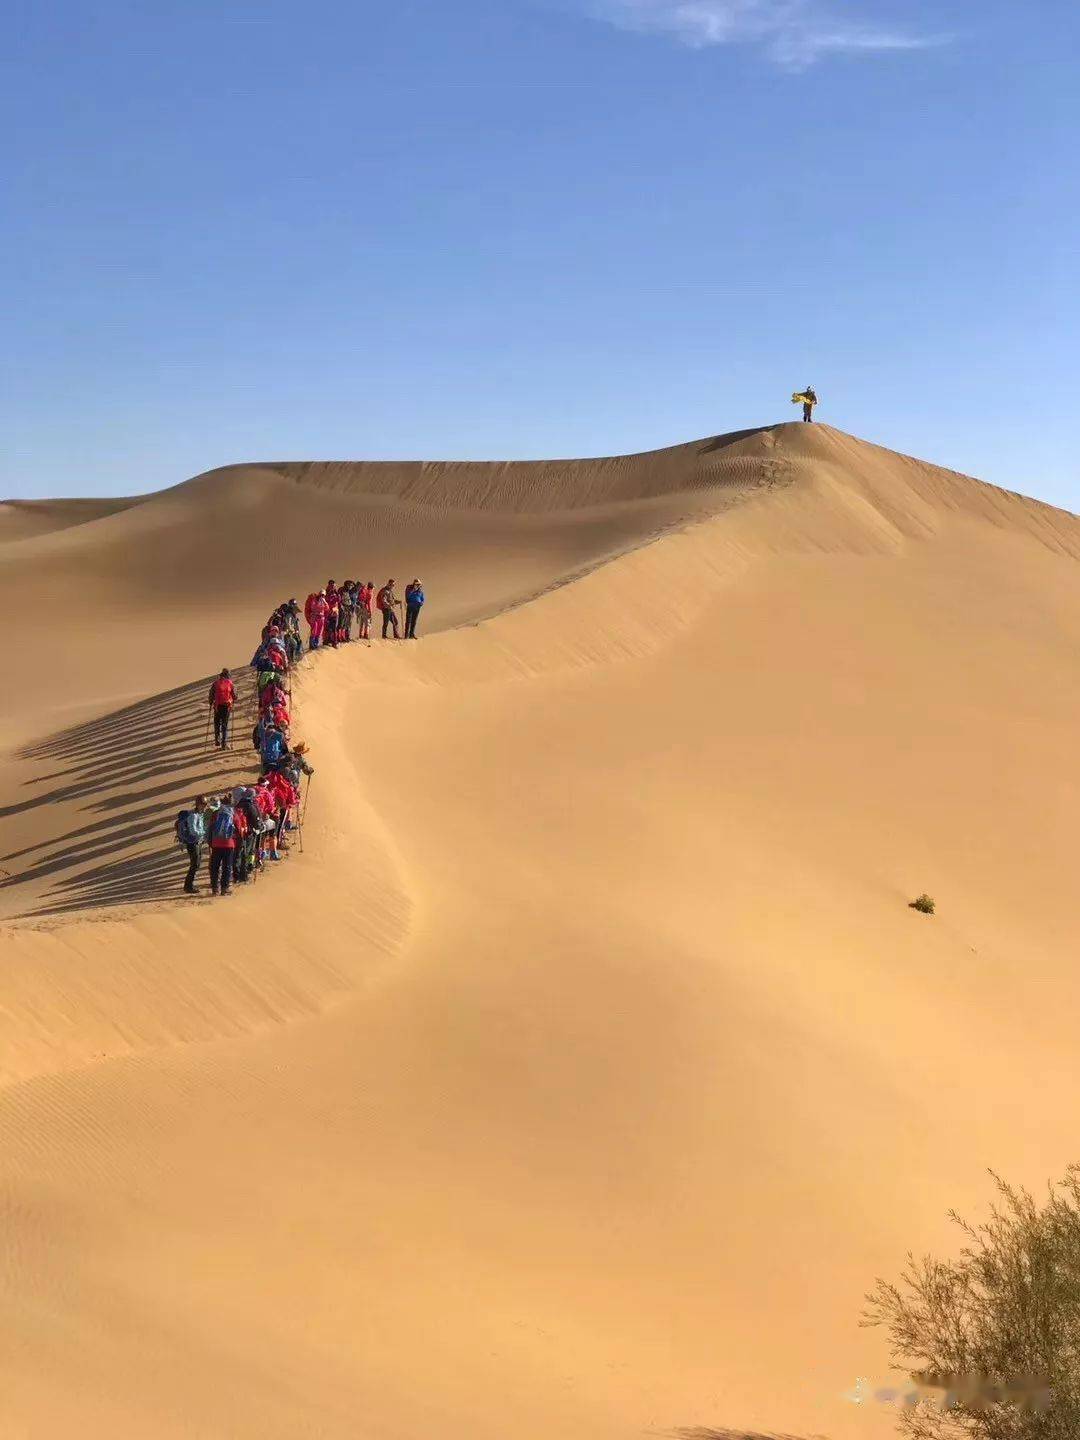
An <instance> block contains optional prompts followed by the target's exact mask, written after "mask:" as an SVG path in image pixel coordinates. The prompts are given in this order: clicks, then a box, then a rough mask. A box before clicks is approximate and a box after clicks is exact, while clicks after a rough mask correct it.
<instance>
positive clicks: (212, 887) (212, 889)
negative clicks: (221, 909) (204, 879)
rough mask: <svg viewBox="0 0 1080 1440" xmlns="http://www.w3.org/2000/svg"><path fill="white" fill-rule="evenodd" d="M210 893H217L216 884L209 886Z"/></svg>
mask: <svg viewBox="0 0 1080 1440" xmlns="http://www.w3.org/2000/svg"><path fill="white" fill-rule="evenodd" d="M210 894H211V895H217V894H218V889H217V886H216V885H211V887H210Z"/></svg>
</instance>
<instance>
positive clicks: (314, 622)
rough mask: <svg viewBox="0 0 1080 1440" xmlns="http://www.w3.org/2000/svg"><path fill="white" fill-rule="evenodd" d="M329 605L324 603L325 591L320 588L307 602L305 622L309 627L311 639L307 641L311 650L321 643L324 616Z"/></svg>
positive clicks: (324, 622)
mask: <svg viewBox="0 0 1080 1440" xmlns="http://www.w3.org/2000/svg"><path fill="white" fill-rule="evenodd" d="M328 610H329V607H328V606H327V603H326V591H325V590H320V591H319V593H318V594H317V595H312V596H311V597H310V599H309V602H308V611H307V622H308V625H309V626H310V628H311V639H310V641H309V644H310V647H311V649H312V650H318V648H319V646H320V645H321V644H322V643H323V636H324V635H325V634H326V617H327V614H328Z"/></svg>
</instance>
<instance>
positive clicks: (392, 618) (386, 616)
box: [382, 606, 401, 640]
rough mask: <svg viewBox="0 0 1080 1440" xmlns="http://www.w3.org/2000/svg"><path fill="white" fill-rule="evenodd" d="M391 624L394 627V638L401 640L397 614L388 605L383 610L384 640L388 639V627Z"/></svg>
mask: <svg viewBox="0 0 1080 1440" xmlns="http://www.w3.org/2000/svg"><path fill="white" fill-rule="evenodd" d="M391 625H392V626H393V627H394V639H395V640H400V639H401V636H400V634H399V633H398V623H397V614H396V613H395V612H394V611H393V610H391V609H390V607H389V606H387V607H386V609H385V610H384V611H383V612H382V638H383V639H384V640H385V639H386V631H387V628H388V627H389V626H391Z"/></svg>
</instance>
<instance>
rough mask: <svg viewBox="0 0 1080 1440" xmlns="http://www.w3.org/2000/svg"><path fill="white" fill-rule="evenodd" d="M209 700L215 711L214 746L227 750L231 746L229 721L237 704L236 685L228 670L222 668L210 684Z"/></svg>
mask: <svg viewBox="0 0 1080 1440" xmlns="http://www.w3.org/2000/svg"><path fill="white" fill-rule="evenodd" d="M208 700H209V704H210V708H211V710H213V712H214V746H215V748H216V749H218V750H227V749H228V747H229V721H230V720H231V719H232V709H233V706H234V705H235V704H236V686H235V685H234V684H233V682H232V678H231V676H230V675H229V672H228V670H222V672H221V674H220V675H219V676H218V678H217V679H216V680H215V681H214V683H213V684H212V685H211V686H210V694H209V697H208Z"/></svg>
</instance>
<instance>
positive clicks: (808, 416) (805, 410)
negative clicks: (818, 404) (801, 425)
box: [802, 405, 814, 424]
mask: <svg viewBox="0 0 1080 1440" xmlns="http://www.w3.org/2000/svg"><path fill="white" fill-rule="evenodd" d="M802 418H803V419H804V420H805V421H806V422H807V424H809V423H811V422H812V421H813V418H814V407H813V406H812V405H804V406H803V407H802Z"/></svg>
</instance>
